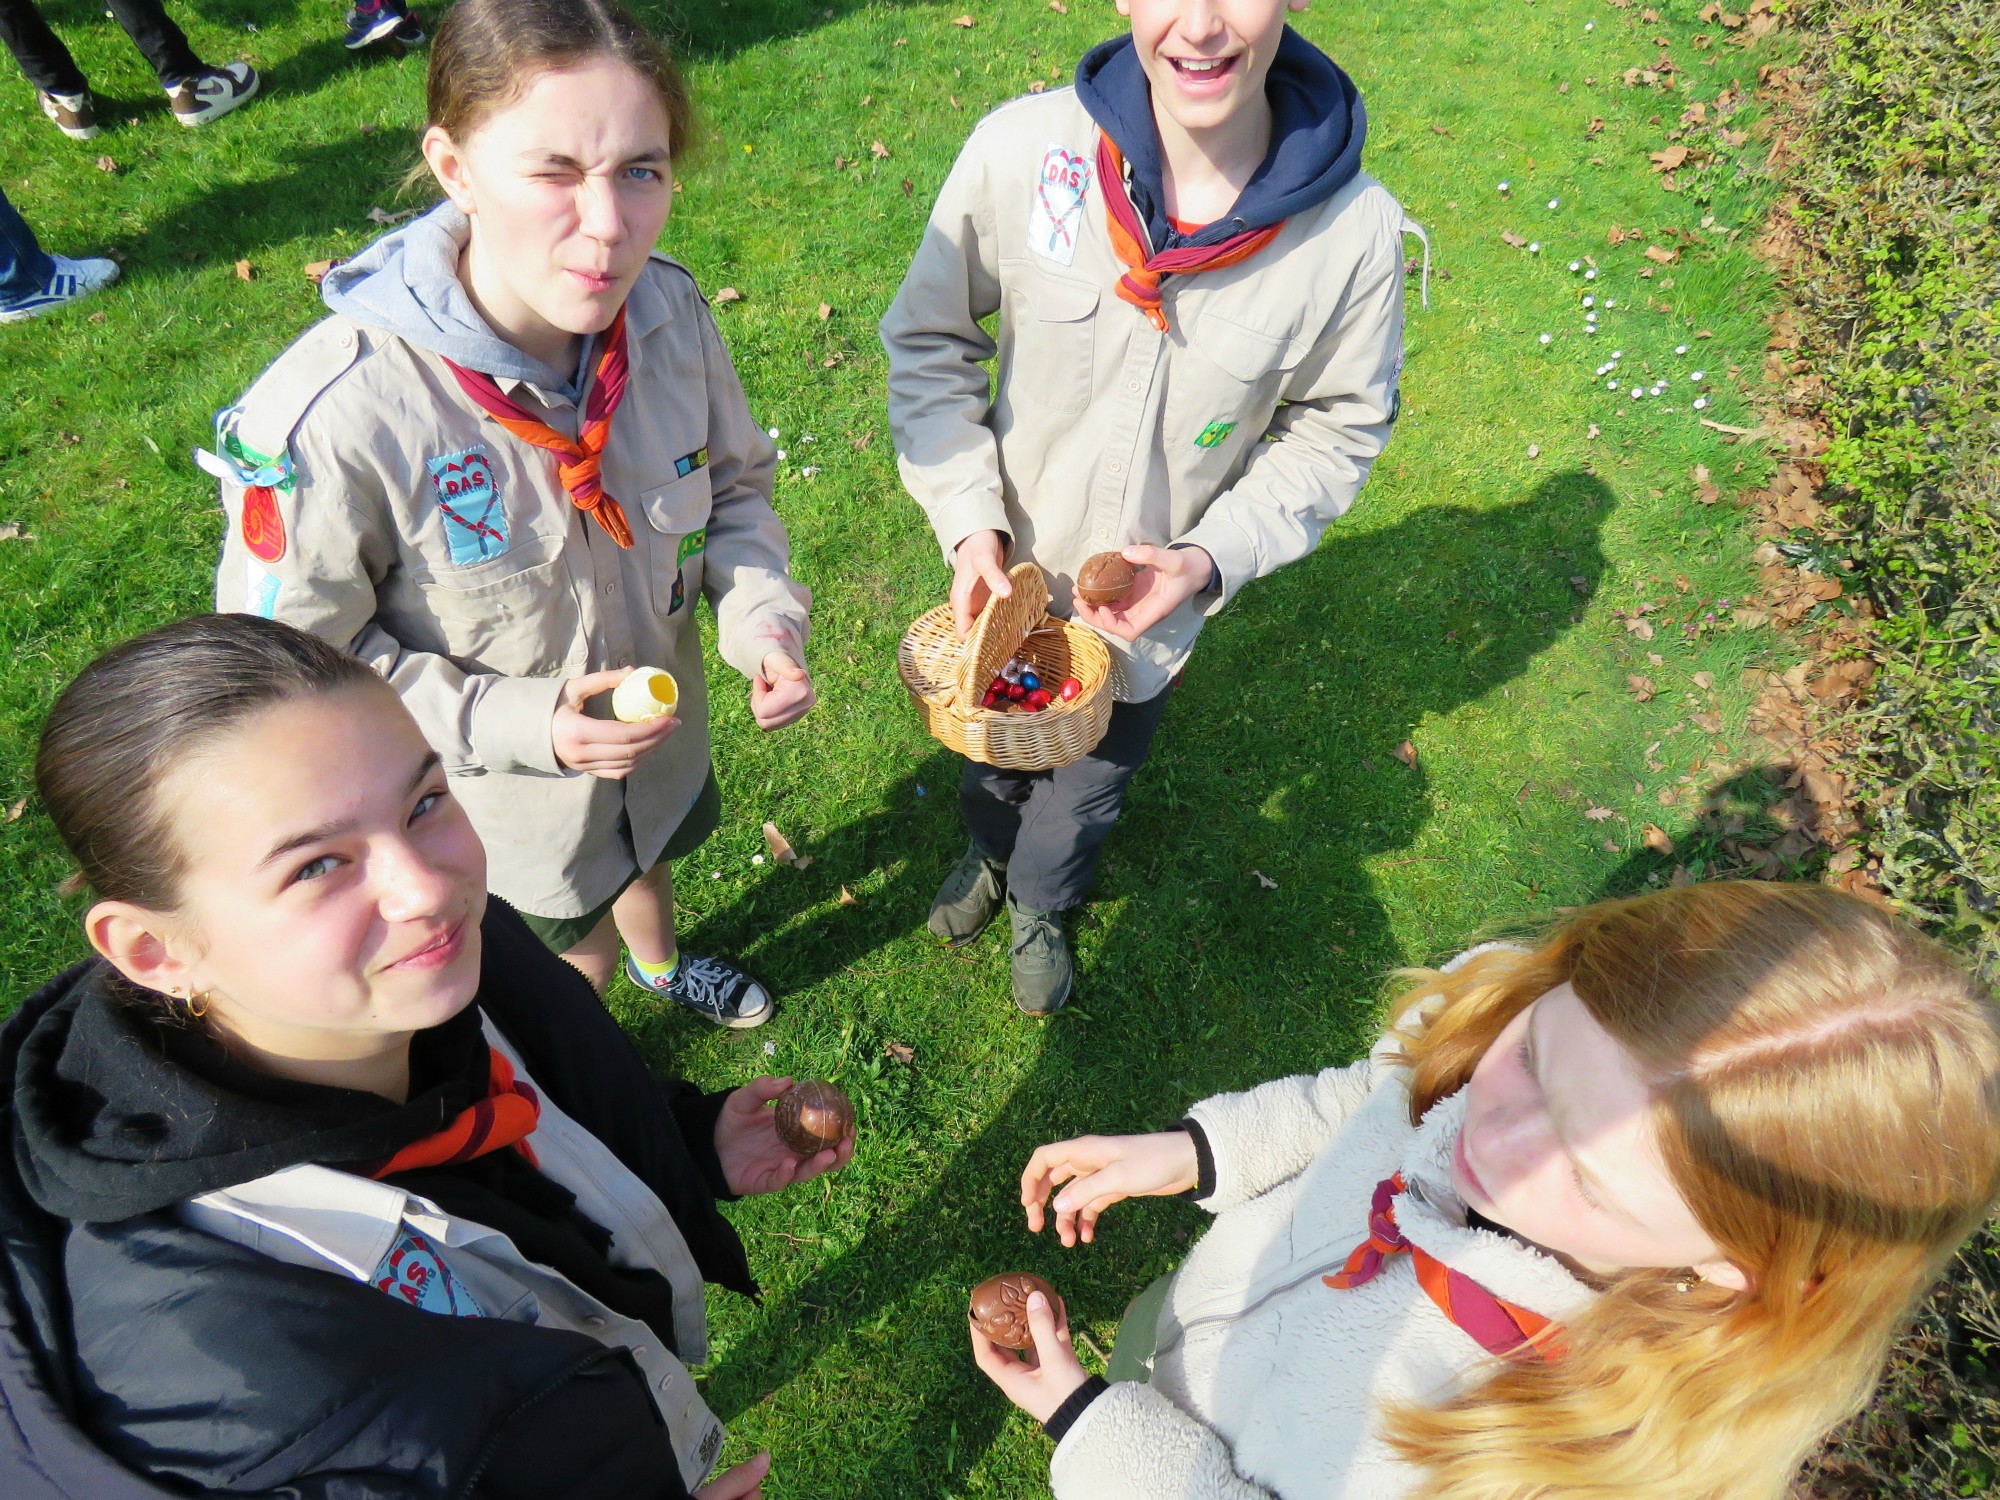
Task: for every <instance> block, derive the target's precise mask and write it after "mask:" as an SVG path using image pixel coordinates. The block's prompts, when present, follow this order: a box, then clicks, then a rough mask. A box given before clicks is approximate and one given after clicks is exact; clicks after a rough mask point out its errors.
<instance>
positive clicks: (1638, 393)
mask: <svg viewBox="0 0 2000 1500" xmlns="http://www.w3.org/2000/svg"><path fill="white" fill-rule="evenodd" d="M1645 394H1646V393H1645V392H1644V391H1643V390H1641V389H1640V388H1639V387H1638V386H1636V385H1635V386H1633V387H1632V399H1633V400H1634V401H1637V400H1638V399H1639V398H1640V397H1641V396H1643V395H1645Z"/></svg>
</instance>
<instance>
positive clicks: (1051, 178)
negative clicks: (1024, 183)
mask: <svg viewBox="0 0 2000 1500" xmlns="http://www.w3.org/2000/svg"><path fill="white" fill-rule="evenodd" d="M1090 174H1091V164H1090V158H1089V157H1087V156H1085V155H1083V154H1082V153H1081V152H1076V151H1071V150H1069V149H1068V148H1067V147H1065V146H1061V145H1051V146H1050V147H1049V149H1048V150H1047V151H1045V152H1044V153H1043V154H1042V169H1041V171H1040V172H1038V173H1037V174H1036V177H1035V198H1034V202H1033V203H1031V204H1030V205H1029V207H1028V248H1029V249H1031V250H1033V251H1034V252H1035V253H1036V254H1037V255H1040V256H1043V257H1045V258H1047V259H1049V260H1052V261H1055V262H1056V263H1057V264H1058V265H1064V266H1068V265H1074V264H1075V263H1076V236H1077V231H1078V230H1080V229H1081V228H1082V227H1083V200H1084V196H1085V195H1086V194H1087V193H1088V192H1089V191H1090Z"/></svg>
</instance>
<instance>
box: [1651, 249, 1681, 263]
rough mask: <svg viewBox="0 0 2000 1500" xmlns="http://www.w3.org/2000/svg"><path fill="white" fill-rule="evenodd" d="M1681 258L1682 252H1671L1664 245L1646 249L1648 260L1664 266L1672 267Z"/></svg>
mask: <svg viewBox="0 0 2000 1500" xmlns="http://www.w3.org/2000/svg"><path fill="white" fill-rule="evenodd" d="M1680 258H1681V253H1680V251H1678V250H1669V249H1667V248H1666V247H1665V246H1663V245H1648V246H1647V247H1646V259H1647V260H1650V261H1654V262H1656V263H1658V264H1660V265H1663V266H1670V265H1672V264H1673V263H1674V262H1675V261H1677V260H1679V259H1680Z"/></svg>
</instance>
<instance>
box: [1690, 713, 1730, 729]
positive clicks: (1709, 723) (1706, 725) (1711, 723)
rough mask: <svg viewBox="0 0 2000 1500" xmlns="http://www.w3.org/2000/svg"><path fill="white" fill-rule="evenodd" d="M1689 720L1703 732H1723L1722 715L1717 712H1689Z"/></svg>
mask: <svg viewBox="0 0 2000 1500" xmlns="http://www.w3.org/2000/svg"><path fill="white" fill-rule="evenodd" d="M1688 721H1689V722H1690V723H1692V724H1693V725H1694V727H1695V728H1697V729H1699V730H1700V731H1701V732H1702V733H1703V734H1720V733H1722V715H1721V714H1716V713H1707V714H1689V715H1688Z"/></svg>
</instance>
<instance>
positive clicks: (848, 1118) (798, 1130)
mask: <svg viewBox="0 0 2000 1500" xmlns="http://www.w3.org/2000/svg"><path fill="white" fill-rule="evenodd" d="M777 1111H778V1139H779V1140H781V1141H783V1142H784V1143H785V1145H786V1146H788V1147H789V1148H790V1149H792V1150H793V1151H795V1152H797V1153H798V1154H799V1155H800V1156H817V1155H818V1154H819V1153H820V1152H822V1151H828V1150H831V1149H832V1148H833V1147H835V1146H838V1145H839V1144H840V1143H841V1142H842V1141H844V1140H846V1139H847V1138H848V1137H849V1136H850V1135H852V1134H854V1106H853V1105H852V1104H850V1103H848V1102H847V1095H845V1094H843V1093H841V1091H840V1090H839V1089H837V1088H835V1087H834V1086H833V1085H832V1084H830V1083H819V1082H815V1081H809V1082H806V1083H795V1084H793V1085H792V1086H791V1087H790V1088H788V1089H786V1090H785V1092H784V1093H782V1094H780V1095H778V1104H777Z"/></svg>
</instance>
